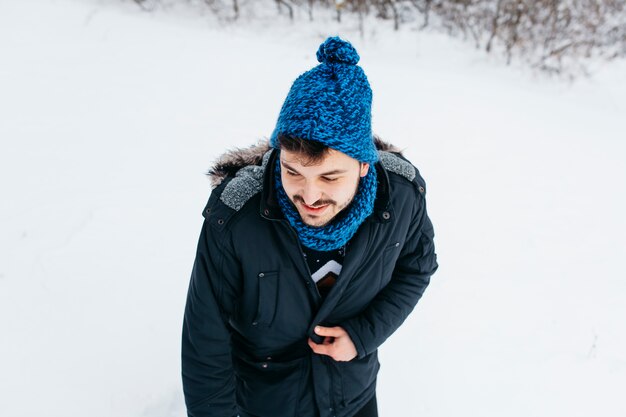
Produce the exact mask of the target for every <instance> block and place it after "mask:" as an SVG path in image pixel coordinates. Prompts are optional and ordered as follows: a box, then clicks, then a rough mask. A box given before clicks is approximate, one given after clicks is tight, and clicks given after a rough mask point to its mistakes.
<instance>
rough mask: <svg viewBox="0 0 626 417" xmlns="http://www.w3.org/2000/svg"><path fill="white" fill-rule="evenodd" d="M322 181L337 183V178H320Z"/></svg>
mask: <svg viewBox="0 0 626 417" xmlns="http://www.w3.org/2000/svg"><path fill="white" fill-rule="evenodd" d="M322 179H323V180H324V181H328V182H333V181H337V178H328V177H322Z"/></svg>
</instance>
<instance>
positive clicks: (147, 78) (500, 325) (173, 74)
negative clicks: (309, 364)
mask: <svg viewBox="0 0 626 417" xmlns="http://www.w3.org/2000/svg"><path fill="white" fill-rule="evenodd" d="M272 13H273V9H272ZM241 20H242V23H239V24H231V23H228V22H225V21H223V20H222V21H216V20H215V19H214V18H213V17H212V16H211V15H208V14H205V15H200V14H196V12H195V11H194V10H192V9H186V8H184V7H179V8H171V9H169V10H161V9H159V10H157V11H156V12H155V13H146V12H142V11H140V10H139V9H138V8H137V7H136V6H134V5H133V4H132V2H127V3H122V2H105V1H97V0H84V1H80V2H79V1H76V0H31V1H29V2H21V1H17V0H13V1H10V0H5V1H3V2H1V3H0V51H2V52H1V54H0V140H1V142H0V143H1V152H0V190H1V195H2V197H3V202H2V204H1V205H0V230H1V233H0V340H1V342H0V374H1V375H2V377H1V378H0V392H2V395H0V415H3V416H13V417H21V416H47V417H56V416H63V417H73V416H79V415H85V414H88V415H90V416H92V417H100V416H116V417H127V416H128V417H131V416H132V417H137V416H149V417H172V416H180V415H184V413H185V409H184V403H183V397H182V388H181V382H180V331H181V324H182V314H183V308H184V301H185V295H186V290H187V285H188V280H189V274H190V271H191V266H192V262H193V257H194V252H195V245H196V242H197V237H198V234H199V231H200V226H201V224H202V217H201V210H202V208H203V207H204V203H205V202H206V199H207V198H208V194H209V191H210V187H209V183H208V180H207V178H206V177H205V176H204V175H203V173H204V172H205V170H206V169H207V168H208V167H209V165H210V163H211V161H212V160H213V159H214V158H215V157H216V156H218V155H219V154H220V153H221V152H223V151H224V150H225V149H227V148H230V147H233V146H247V145H249V144H252V143H254V142H255V141H256V140H257V139H259V138H261V137H267V136H269V134H270V133H271V131H272V129H273V125H274V123H275V121H276V117H277V115H278V111H279V110H280V106H281V104H282V101H283V100H284V98H285V95H286V93H287V91H288V89H289V87H290V86H291V83H292V81H293V80H294V79H295V77H296V76H297V75H299V74H300V73H301V72H304V71H305V70H307V69H309V68H310V67H312V66H313V65H315V64H316V61H315V51H316V49H317V46H318V45H319V44H320V43H321V41H323V40H324V39H325V38H326V36H329V35H335V34H339V35H340V36H343V37H345V38H346V39H349V40H351V41H352V42H353V43H354V44H355V46H356V48H357V50H358V51H359V53H360V55H361V62H360V63H361V65H362V66H363V68H364V69H365V71H366V73H367V75H368V77H369V80H370V83H371V85H372V88H373V90H374V109H373V126H374V130H375V132H376V133H378V134H379V135H381V136H382V137H383V139H386V140H389V141H391V142H393V143H395V144H396V145H398V146H400V147H402V148H405V149H406V150H405V153H406V155H407V156H408V157H409V158H410V159H411V160H412V161H413V162H414V163H415V164H416V165H417V166H418V167H419V169H420V171H421V173H422V175H423V176H424V178H425V179H426V182H427V190H428V191H427V196H428V197H427V199H428V209H429V214H430V217H431V219H432V221H433V223H434V225H435V232H436V238H435V239H436V244H437V253H438V259H439V263H440V269H439V271H437V273H436V274H435V275H434V276H433V279H432V284H431V286H430V287H429V288H428V290H427V292H426V294H425V295H424V298H423V299H422V300H421V301H420V303H419V304H418V306H417V307H416V309H415V311H414V312H413V314H412V315H411V317H410V318H409V319H408V320H407V321H406V322H405V324H404V325H403V326H402V327H401V329H400V330H399V331H398V332H397V333H396V334H394V335H393V336H392V337H391V338H390V339H389V340H388V341H387V342H386V343H385V344H384V345H383V347H382V348H381V352H380V357H381V363H382V368H381V373H380V377H379V386H378V396H379V410H380V413H381V415H382V416H394V415H411V416H413V415H415V416H428V417H439V416H441V417H443V416H451V415H472V416H481V417H482V416H485V417H489V416H494V417H495V416H502V415H506V416H508V417H515V416H524V417H536V416H537V417H538V416H546V417H554V416H568V417H576V416H581V417H582V416H585V417H587V416H590V415H601V416H603V417H611V416H623V415H625V414H626V402H625V401H624V400H623V396H622V395H621V394H623V387H625V386H626V334H625V332H624V330H623V329H624V326H623V323H622V321H623V319H624V317H626V303H624V297H625V296H626V282H625V281H624V278H625V277H626V274H625V272H626V268H625V267H624V259H626V243H625V239H624V236H625V235H626V220H624V216H623V213H625V212H626V197H625V195H624V189H626V169H625V168H624V161H625V157H626V140H625V139H626V135H625V132H626V119H625V118H624V116H623V115H624V114H625V113H626V71H625V70H626V63H624V62H614V63H610V64H597V65H596V66H595V68H596V73H595V75H594V77H593V78H591V79H581V80H578V81H577V82H575V83H573V84H569V83H565V82H562V81H558V80H552V79H547V78H545V77H541V76H538V75H536V74H532V73H531V72H530V71H528V70H526V69H524V68H523V67H521V66H512V67H507V66H505V65H503V63H502V61H501V60H499V59H497V58H496V57H489V56H487V57H486V56H485V55H484V54H482V53H481V52H480V51H476V50H474V49H472V48H471V47H469V46H468V44H466V43H464V42H463V41H459V40H453V39H450V38H448V37H446V36H444V35H441V34H435V33H431V32H425V31H421V32H420V31H413V30H411V29H410V28H409V27H406V28H405V29H404V30H402V31H400V32H399V33H395V32H393V30H391V26H392V25H391V24H389V25H385V24H378V25H377V26H374V25H373V24H371V23H368V22H366V31H365V36H363V37H361V36H360V35H359V33H358V31H357V30H356V29H355V26H354V25H350V24H347V25H345V26H342V27H338V26H337V25H336V23H334V22H332V21H331V20H330V19H323V18H319V19H318V20H316V21H315V22H313V23H309V22H307V21H306V19H303V20H300V21H299V22H297V23H291V22H289V21H288V20H286V19H281V18H278V17H276V16H274V15H273V14H268V15H267V16H262V17H261V18H260V19H259V20H251V18H250V17H249V16H246V15H244V16H243V17H242V19H241ZM245 22H247V23H245Z"/></svg>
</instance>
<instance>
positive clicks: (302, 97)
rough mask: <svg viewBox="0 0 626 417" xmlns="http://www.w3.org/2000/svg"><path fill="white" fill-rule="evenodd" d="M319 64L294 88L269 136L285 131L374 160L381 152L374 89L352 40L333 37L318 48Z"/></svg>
mask: <svg viewBox="0 0 626 417" xmlns="http://www.w3.org/2000/svg"><path fill="white" fill-rule="evenodd" d="M317 60H318V61H319V62H320V64H319V65H317V66H316V67H314V68H313V69H311V70H309V71H307V72H305V73H304V74H302V75H300V76H299V77H298V78H296V80H295V81H294V83H293V85H292V86H291V90H290V91H289V94H288V95H287V98H286V99H285V102H284V103H283V106H282V108H281V110H280V114H279V116H278V121H277V123H276V128H275V129H274V132H273V133H272V136H271V137H270V144H271V146H272V147H273V148H278V147H279V144H278V136H279V135H281V134H286V135H289V136H291V137H297V138H300V139H308V140H314V141H317V142H321V143H322V144H324V145H326V146H328V147H329V148H332V149H335V150H337V151H340V152H343V153H345V154H346V155H348V156H350V157H352V158H354V159H356V160H357V161H360V162H368V163H370V164H374V163H375V162H376V161H377V160H378V152H377V151H376V147H375V145H374V141H373V138H372V89H371V88H370V85H369V82H368V81H367V77H366V76H365V73H364V72H363V69H361V67H359V66H357V65H356V64H357V63H358V62H359V54H358V53H357V52H356V50H355V49H354V47H353V46H352V45H351V44H350V43H349V42H347V41H344V40H343V39H341V38H339V37H330V38H328V39H326V41H324V43H322V44H321V45H320V47H319V49H318V51H317Z"/></svg>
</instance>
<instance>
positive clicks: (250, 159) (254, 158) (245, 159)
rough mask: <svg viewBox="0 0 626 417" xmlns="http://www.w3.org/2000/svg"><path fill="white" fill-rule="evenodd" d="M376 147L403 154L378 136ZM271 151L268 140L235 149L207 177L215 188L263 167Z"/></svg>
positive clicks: (218, 159) (222, 157)
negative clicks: (239, 173) (243, 171)
mask: <svg viewBox="0 0 626 417" xmlns="http://www.w3.org/2000/svg"><path fill="white" fill-rule="evenodd" d="M374 145H375V146H376V149H377V150H379V151H387V152H396V153H399V154H402V150H401V149H399V148H397V147H396V146H394V145H392V144H391V143H389V142H385V141H383V140H382V139H380V138H379V137H378V136H376V135H374ZM269 150H270V144H269V140H268V139H261V140H259V141H258V142H257V143H256V144H254V145H251V146H248V147H246V148H234V149H231V150H229V151H227V152H225V153H223V154H222V155H221V156H219V157H218V158H217V159H216V160H215V162H214V163H213V165H212V166H211V168H210V169H209V170H208V171H207V173H206V174H207V175H208V176H209V179H210V181H211V187H212V188H215V187H217V186H218V185H220V184H221V183H222V181H224V178H226V177H227V176H228V175H233V176H234V175H235V173H236V172H237V171H239V170H240V169H241V168H243V167H246V166H249V165H261V163H262V161H263V155H265V153H266V152H267V151H269Z"/></svg>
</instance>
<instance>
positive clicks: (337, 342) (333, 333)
mask: <svg viewBox="0 0 626 417" xmlns="http://www.w3.org/2000/svg"><path fill="white" fill-rule="evenodd" d="M315 333H317V334H318V335H320V336H324V341H323V342H322V343H321V344H319V345H318V344H317V343H315V342H314V341H312V340H311V339H310V338H309V346H310V347H311V349H313V352H315V353H317V354H318V355H328V356H330V357H331V358H333V359H334V360H336V361H338V362H347V361H349V360H352V359H354V358H355V357H356V355H357V351H356V347H355V346H354V343H352V339H350V336H349V335H348V333H347V332H346V331H345V330H344V329H343V327H339V326H337V327H322V326H315Z"/></svg>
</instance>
